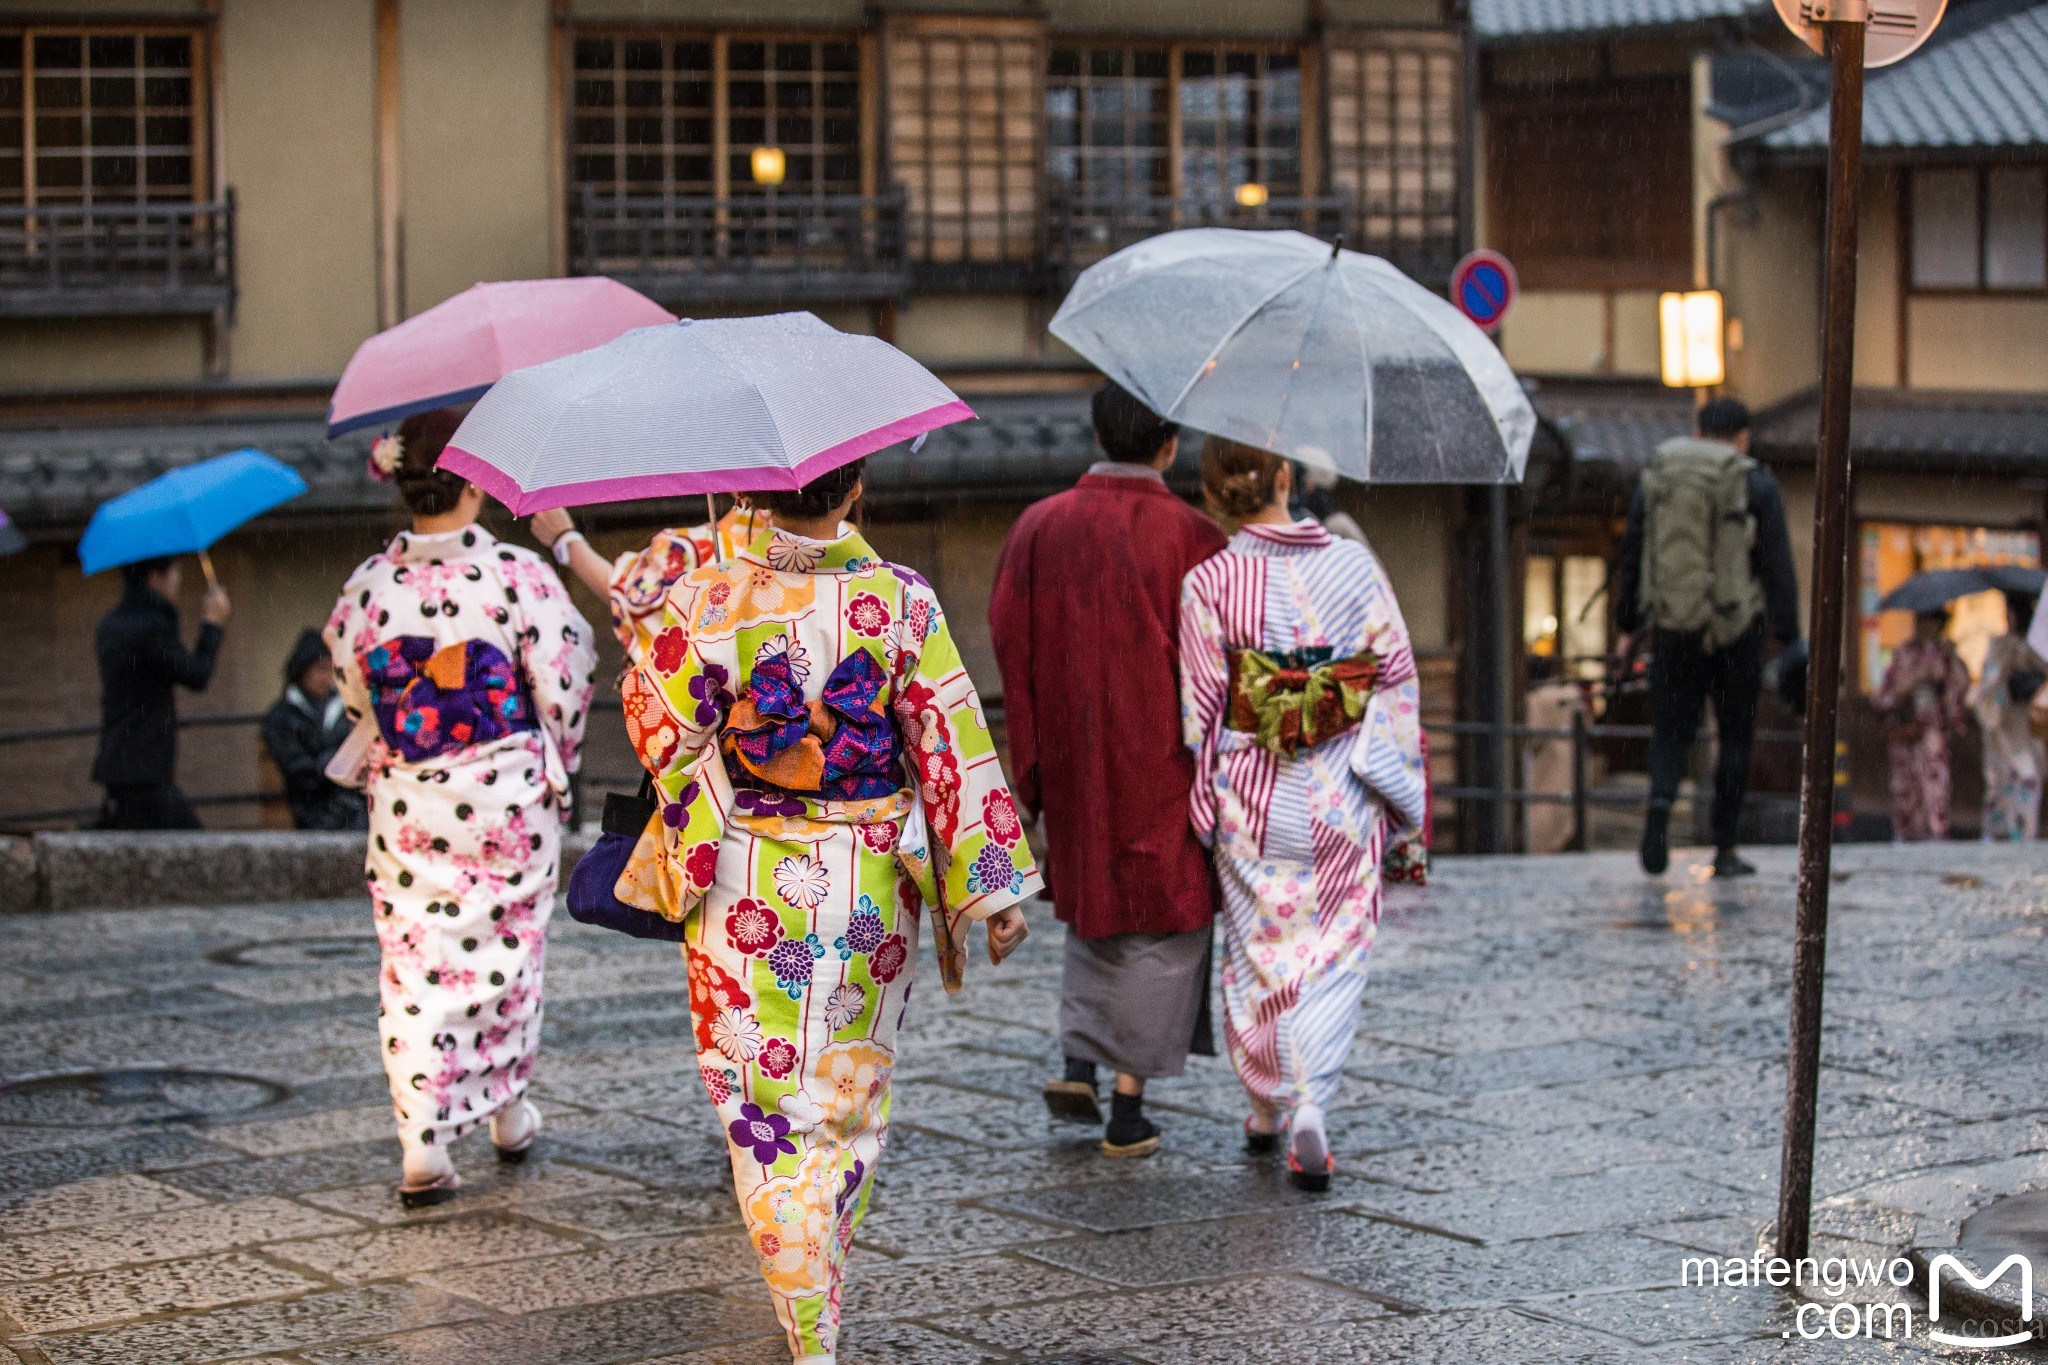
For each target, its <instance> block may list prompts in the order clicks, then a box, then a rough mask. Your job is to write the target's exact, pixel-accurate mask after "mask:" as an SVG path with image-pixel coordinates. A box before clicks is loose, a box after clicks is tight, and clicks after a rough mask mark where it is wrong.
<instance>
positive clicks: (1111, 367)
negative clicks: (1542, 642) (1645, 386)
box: [1050, 228, 1536, 483]
mask: <svg viewBox="0 0 2048 1365" xmlns="http://www.w3.org/2000/svg"><path fill="white" fill-rule="evenodd" d="M1050 330H1051V332H1052V334H1053V335H1054V336H1056V337H1058V338H1059V339H1060V340H1061V341H1064V342H1066V343H1067V345H1069V346H1071V347H1073V348H1074V349H1075V350H1076V351H1078V352H1080V353H1081V355H1082V356H1084V357H1085V358H1086V359H1087V360H1089V361H1090V362H1091V363H1092V364H1094V365H1095V366H1096V368H1098V369H1100V370H1101V371H1102V372H1103V373H1104V374H1106V375H1109V376H1110V377H1111V378H1113V379H1115V380H1116V381H1117V382H1118V383H1119V384H1122V385H1123V386H1124V387H1125V388H1127V389H1129V390H1130V391H1131V392H1132V393H1133V394H1135V395H1136V396H1137V397H1138V398H1140V399H1142V400H1143V401H1144V402H1145V403H1146V404H1147V405H1149V406H1150V407H1152V408H1153V409H1154V410H1155V411H1157V412H1159V413H1161V414H1162V415H1164V416H1166V417H1169V418H1171V419H1172V420H1174V421H1176V422H1179V423H1181V424H1183V425H1185V426H1189V427H1193V428H1194V429H1196V430H1197V431H1206V432H1214V433H1215V434H1217V435H1220V436H1228V437H1230V438H1232V439H1233V440H1238V441H1243V442H1245V443H1246V444H1248V445H1254V446H1258V447H1260V448H1261V449H1265V450H1271V451H1274V452H1276V453H1278V454H1281V455H1285V456H1287V457H1288V458H1289V459H1294V460H1299V461H1301V462H1302V463H1303V464H1307V465H1313V466H1316V467H1318V468H1322V469H1328V470H1332V471H1334V472H1336V473H1338V474H1341V475H1343V476H1345V477H1346V478H1351V479H1357V480H1359V481H1360V482H1364V483H1519V482H1521V479H1522V471H1523V468H1524V467H1525V465H1526V464H1527V462H1528V457H1529V440H1530V437H1531V436H1533V435H1534V434H1535V430H1536V414H1535V412H1534V410H1533V409H1531V408H1530V406H1529V400H1528V398H1527V397H1526V396H1525V395H1524V394H1523V392H1522V386H1521V383H1520V381H1518V380H1517V379H1516V378H1515V375H1514V372H1513V371H1512V370H1510V369H1509V368H1508V363H1507V361H1506V360H1505V359H1503V358H1502V356H1501V353H1500V351H1499V350H1498V349H1497V348H1496V347H1495V346H1494V344H1493V343H1492V342H1491V341H1489V340H1487V338H1486V335H1485V333H1483V332H1481V331H1480V330H1479V329H1478V328H1477V327H1475V326H1473V325H1472V323H1471V322H1470V321H1469V320H1468V319H1467V318H1466V317H1465V315H1464V314H1462V313H1460V312H1459V311H1458V310H1457V309H1455V308H1453V307H1452V306H1451V305H1450V304H1449V303H1446V302H1445V301H1444V300H1443V299H1441V298H1438V297H1437V296H1436V295H1435V294H1432V293H1431V292H1430V291H1429V290H1427V289H1424V288H1423V287H1422V286H1421V285H1419V284H1417V283H1415V281H1413V280H1411V279H1409V278H1408V277H1407V276H1406V275H1403V274H1402V273H1401V272H1400V271H1399V270H1397V269H1395V268H1394V267H1393V266H1392V265H1389V264H1388V263H1387V262H1385V261H1383V260H1381V259H1380V258H1379V257H1377V256H1367V255H1363V254H1361V253H1359V252H1355V251H1344V250H1340V249H1338V248H1335V247H1332V246H1331V245H1330V244H1329V243H1328V242H1319V241H1317V240H1316V239H1315V238H1313V237H1310V236H1307V235H1306V234H1304V233H1299V232H1242V231H1238V230H1235V229H1230V228H1189V229H1186V230H1184V231H1180V232H1169V233H1164V234H1162V235H1160V236H1158V237H1150V238H1147V239H1146V240H1144V241H1142V242H1139V243H1137V244H1136V245H1134V246H1129V247H1126V248H1124V249H1123V250H1122V251H1119V252H1117V253H1116V254H1115V255H1114V256H1111V257H1109V258H1107V259H1106V260H1103V261H1100V262H1098V263H1097V264H1095V265H1093V266H1091V267H1089V268H1088V269H1087V270H1086V271H1085V272H1083V273H1082V275H1081V277H1080V279H1078V280H1077V281H1075V283H1074V287H1073V289H1072V291H1071V292H1069V293H1068V295H1067V298H1066V301H1065V302H1064V303H1062V304H1061V305H1060V308H1059V312H1057V313H1056V314H1054V315H1053V319H1052V323H1051V327H1050Z"/></svg>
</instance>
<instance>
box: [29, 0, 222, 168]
mask: <svg viewBox="0 0 2048 1365" xmlns="http://www.w3.org/2000/svg"><path fill="white" fill-rule="evenodd" d="M200 43H201V38H200V34H199V33H198V32H197V31H195V30H192V29H142V30H123V31H118V32H116V31H107V30H102V29H80V28H39V27H38V28H11V29H10V28H0V204H84V205H97V204H138V203H152V202H159V203H160V202H175V201H179V200H191V199H193V198H194V197H195V190H196V189H199V188H200V187H201V186H202V185H203V177H202V176H201V175H200V173H199V169H198V164H197V161H198V149H199V147H200V146H201V142H200V138H199V126H200V107H199V104H198V99H199V96H198V95H197V93H196V90H197V86H196V83H195V80H194V74H195V69H196V67H197V62H198V54H199V49H200ZM202 192H203V191H202Z"/></svg>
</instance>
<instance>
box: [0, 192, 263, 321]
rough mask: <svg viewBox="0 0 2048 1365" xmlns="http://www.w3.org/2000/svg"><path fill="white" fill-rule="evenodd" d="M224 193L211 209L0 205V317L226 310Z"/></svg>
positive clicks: (231, 216)
mask: <svg viewBox="0 0 2048 1365" xmlns="http://www.w3.org/2000/svg"><path fill="white" fill-rule="evenodd" d="M234 304H235V199H234V191H233V190H229V191H228V193H227V197H226V198H224V199H222V200H221V201H220V202H218V203H212V204H37V205H33V206H22V205H8V206H4V207H0V317H17V318H23V317H26V318H47V317H77V316H105V315H110V314H151V313H154V314H179V313H212V312H216V311H219V312H226V313H231V312H232V311H233V309H234Z"/></svg>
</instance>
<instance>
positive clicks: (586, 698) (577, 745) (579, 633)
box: [519, 557, 597, 773]
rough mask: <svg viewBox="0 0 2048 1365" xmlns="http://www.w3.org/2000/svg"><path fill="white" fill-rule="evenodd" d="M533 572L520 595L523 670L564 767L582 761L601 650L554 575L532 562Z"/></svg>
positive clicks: (570, 768) (571, 769)
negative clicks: (599, 651) (585, 729)
mask: <svg viewBox="0 0 2048 1365" xmlns="http://www.w3.org/2000/svg"><path fill="white" fill-rule="evenodd" d="M529 558H530V562H531V570H532V571H531V572H530V573H529V574H528V575H527V577H526V582H525V584H524V585H523V588H524V590H523V591H522V592H521V593H520V594H519V605H520V611H521V614H522V615H523V617H524V619H525V623H526V628H525V629H524V630H523V631H522V632H521V633H520V636H519V668H520V671H521V672H522V673H524V674H525V675H526V685H527V687H528V688H529V689H531V691H532V693H533V706H534V710H535V711H536V712H537V713H538V714H539V717H540V723H541V728H542V729H544V730H546V731H547V735H548V738H549V739H551V740H553V741H554V745H555V751H556V752H557V753H559V754H560V755H561V756H562V767H563V768H564V769H565V770H566V771H568V772H572V773H573V772H575V771H576V767H577V764H578V763H579V762H581V760H582V749H583V727H584V725H585V723H586V722H588V721H589V719H590V695H591V692H592V691H593V690H594V688H595V687H596V684H597V648H596V643H595V641H594V640H593V638H592V635H591V630H590V623H589V622H588V621H586V620H584V619H583V613H581V612H579V611H577V610H576V607H575V605H574V604H573V603H572V602H570V600H569V592H568V589H566V588H564V587H563V586H562V580H561V579H560V578H559V577H557V576H556V574H555V571H554V570H553V569H551V568H549V567H548V566H547V565H545V564H543V563H541V562H540V560H539V559H538V558H535V557H529Z"/></svg>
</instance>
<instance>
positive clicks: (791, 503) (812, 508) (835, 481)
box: [752, 455, 868, 521]
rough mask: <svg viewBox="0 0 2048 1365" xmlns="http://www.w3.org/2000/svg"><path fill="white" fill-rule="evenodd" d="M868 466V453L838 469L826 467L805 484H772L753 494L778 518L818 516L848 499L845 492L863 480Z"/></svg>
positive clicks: (760, 504) (762, 505)
mask: <svg viewBox="0 0 2048 1365" xmlns="http://www.w3.org/2000/svg"><path fill="white" fill-rule="evenodd" d="M867 469H868V461H867V456H865V455H863V456H861V458H859V459H858V460H854V461H851V462H850V463H847V464H843V465H841V466H839V468H837V469H831V470H827V471H826V472H825V473H823V474H820V475H819V476H818V477H817V478H815V479H812V480H811V481H810V482H809V483H807V484H805V485H804V486H803V487H802V488H771V489H769V490H768V491H766V492H763V493H755V494H753V495H752V497H753V503H754V506H756V507H759V508H763V509H765V510H766V511H767V512H768V513H769V514H771V515H772V516H774V517H776V518H777V519H778V520H779V519H781V518H783V517H795V518H797V519H798V520H800V521H810V520H815V519H817V518H818V517H822V516H825V515H826V514H828V513H829V512H831V510H832V509H833V508H835V507H837V506H838V505H839V504H840V503H842V502H845V501H846V495H847V494H848V493H851V492H852V491H853V486H854V485H855V484H857V483H859V482H860V480H861V476H862V475H863V474H865V473H867Z"/></svg>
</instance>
